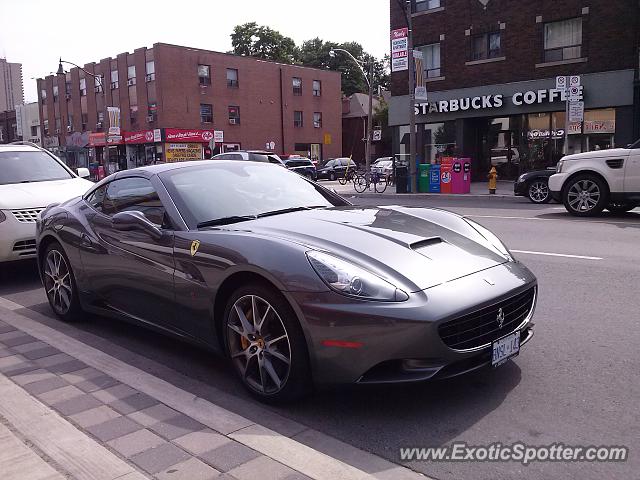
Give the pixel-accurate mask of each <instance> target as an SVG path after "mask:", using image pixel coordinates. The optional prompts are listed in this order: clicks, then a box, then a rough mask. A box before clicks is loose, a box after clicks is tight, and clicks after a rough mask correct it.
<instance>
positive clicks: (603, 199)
mask: <svg viewBox="0 0 640 480" xmlns="http://www.w3.org/2000/svg"><path fill="white" fill-rule="evenodd" d="M562 202H563V203H564V207H565V208H566V209H567V211H568V212H569V213H570V214H571V215H575V216H577V217H592V216H594V215H598V214H599V213H601V212H602V210H604V208H605V207H606V206H607V204H608V203H609V189H608V187H607V184H606V183H605V182H603V181H602V180H601V179H600V178H599V177H596V176H595V175H591V174H589V173H582V174H578V175H576V176H575V177H573V178H571V179H570V180H569V181H568V182H567V184H566V185H565V186H564V188H563V189H562Z"/></svg>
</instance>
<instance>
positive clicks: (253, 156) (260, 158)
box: [249, 153, 269, 163]
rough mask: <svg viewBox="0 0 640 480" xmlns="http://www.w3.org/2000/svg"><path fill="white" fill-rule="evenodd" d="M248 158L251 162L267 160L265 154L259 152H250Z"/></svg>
mask: <svg viewBox="0 0 640 480" xmlns="http://www.w3.org/2000/svg"><path fill="white" fill-rule="evenodd" d="M249 160H251V161H252V162H266V163H268V162H269V158H268V157H267V156H266V155H262V154H261V153H250V154H249Z"/></svg>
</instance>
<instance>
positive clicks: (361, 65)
mask: <svg viewBox="0 0 640 480" xmlns="http://www.w3.org/2000/svg"><path fill="white" fill-rule="evenodd" d="M336 52H341V53H344V54H345V55H347V56H348V57H349V58H350V59H351V60H352V61H353V62H354V63H355V64H356V65H357V66H358V68H359V69H360V72H362V76H363V77H364V80H365V82H367V86H368V87H369V111H368V112H367V142H366V144H365V154H364V155H365V175H366V177H367V179H369V170H370V169H371V168H370V166H371V136H372V135H371V132H372V123H373V57H371V59H370V62H369V76H368V78H367V74H366V72H365V70H364V65H365V62H362V61H360V60H358V59H357V58H356V57H354V56H353V55H352V54H351V52H349V51H348V50H345V49H344V48H332V49H331V50H329V56H330V57H331V58H334V57H335V56H336Z"/></svg>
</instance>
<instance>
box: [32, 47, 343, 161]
mask: <svg viewBox="0 0 640 480" xmlns="http://www.w3.org/2000/svg"><path fill="white" fill-rule="evenodd" d="M83 68H84V69H85V70H86V71H87V72H90V73H92V74H95V75H99V76H101V77H102V78H104V87H105V88H104V91H102V88H101V87H100V82H98V81H96V80H95V79H94V78H93V77H92V76H90V75H86V74H85V73H84V72H83V71H82V70H81V69H78V68H72V69H71V70H70V71H69V72H68V73H66V74H59V75H50V76H47V77H46V78H44V79H39V80H38V102H39V105H40V117H41V118H42V136H43V144H44V146H45V147H47V148H50V149H52V150H54V151H56V152H57V153H58V154H60V155H61V156H64V157H65V158H66V160H67V162H68V163H69V164H70V165H71V166H73V167H78V166H89V167H90V168H91V167H93V168H97V166H98V165H103V166H104V167H105V169H106V171H107V173H108V172H111V171H113V170H116V169H124V168H132V167H135V166H139V165H145V164H148V163H152V162H155V161H171V160H172V159H176V158H183V156H184V154H186V155H187V156H188V155H192V156H195V155H197V156H199V157H201V155H202V154H203V153H204V152H203V150H204V148H205V147H206V146H207V145H209V142H212V141H213V140H212V139H217V138H219V135H220V132H222V135H223V142H219V143H217V144H216V145H215V149H214V153H215V152H216V151H229V150H237V149H265V147H267V146H268V147H269V149H270V150H273V151H275V152H276V153H281V154H291V153H300V154H304V155H311V156H312V157H315V158H318V159H321V158H325V157H337V156H340V155H341V153H342V151H341V150H342V146H341V136H342V126H341V121H342V103H341V93H340V74H339V73H337V72H332V71H326V70H318V69H312V68H306V67H301V66H296V65H285V64H279V63H274V62H267V61H262V60H258V59H255V58H250V57H241V56H235V55H229V54H225V53H219V52H212V51H207V50H201V49H197V48H188V47H181V46H176V45H168V44H164V43H156V44H155V45H154V46H153V47H152V48H139V49H136V50H135V51H134V52H133V53H132V54H130V53H122V54H119V55H118V56H117V57H116V58H105V59H102V60H101V61H100V62H98V63H88V64H86V65H84V66H83ZM105 107H119V109H120V121H121V133H120V135H115V134H112V135H110V134H109V133H108V132H107V128H108V126H109V116H108V115H107V113H106V108H105ZM214 132H217V133H214Z"/></svg>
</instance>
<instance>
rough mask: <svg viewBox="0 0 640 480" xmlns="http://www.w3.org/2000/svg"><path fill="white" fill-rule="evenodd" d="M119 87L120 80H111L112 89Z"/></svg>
mask: <svg viewBox="0 0 640 480" xmlns="http://www.w3.org/2000/svg"><path fill="white" fill-rule="evenodd" d="M116 88H118V82H111V90H115V89H116Z"/></svg>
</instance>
